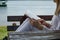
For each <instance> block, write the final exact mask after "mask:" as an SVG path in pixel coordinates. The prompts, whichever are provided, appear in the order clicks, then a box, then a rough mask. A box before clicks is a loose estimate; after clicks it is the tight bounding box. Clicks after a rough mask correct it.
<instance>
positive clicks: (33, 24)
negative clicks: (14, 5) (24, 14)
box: [30, 19, 43, 30]
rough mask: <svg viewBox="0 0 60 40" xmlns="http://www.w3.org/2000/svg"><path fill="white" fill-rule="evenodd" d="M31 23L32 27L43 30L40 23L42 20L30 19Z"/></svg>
mask: <svg viewBox="0 0 60 40" xmlns="http://www.w3.org/2000/svg"><path fill="white" fill-rule="evenodd" d="M30 23H31V24H32V26H34V27H36V28H38V29H40V30H42V29H43V26H42V24H41V23H40V20H34V19H30Z"/></svg>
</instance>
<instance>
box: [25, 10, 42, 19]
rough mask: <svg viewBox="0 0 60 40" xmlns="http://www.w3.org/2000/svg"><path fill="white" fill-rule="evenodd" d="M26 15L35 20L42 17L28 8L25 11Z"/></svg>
mask: <svg viewBox="0 0 60 40" xmlns="http://www.w3.org/2000/svg"><path fill="white" fill-rule="evenodd" d="M25 15H26V16H28V17H29V18H32V19H35V20H38V19H41V18H40V17H38V16H37V15H36V14H35V13H33V12H31V11H30V10H27V11H26V12H25Z"/></svg>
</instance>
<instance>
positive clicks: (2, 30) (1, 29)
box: [0, 26, 7, 39]
mask: <svg viewBox="0 0 60 40" xmlns="http://www.w3.org/2000/svg"><path fill="white" fill-rule="evenodd" d="M5 36H7V27H6V26H0V39H3V38H4V37H5Z"/></svg>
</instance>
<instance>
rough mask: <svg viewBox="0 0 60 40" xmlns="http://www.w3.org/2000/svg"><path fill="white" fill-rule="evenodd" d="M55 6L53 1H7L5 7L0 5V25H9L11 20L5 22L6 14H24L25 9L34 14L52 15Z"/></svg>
mask: <svg viewBox="0 0 60 40" xmlns="http://www.w3.org/2000/svg"><path fill="white" fill-rule="evenodd" d="M55 8H56V4H55V3H54V2H53V1H7V7H0V25H11V23H13V22H7V16H11V15H13V16H17V15H18V16H20V15H24V12H25V11H26V10H30V11H32V12H34V13H35V14H36V15H53V14H54V12H55ZM16 23H17V24H19V22H16Z"/></svg>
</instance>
